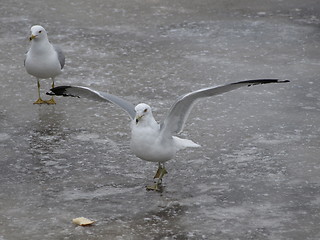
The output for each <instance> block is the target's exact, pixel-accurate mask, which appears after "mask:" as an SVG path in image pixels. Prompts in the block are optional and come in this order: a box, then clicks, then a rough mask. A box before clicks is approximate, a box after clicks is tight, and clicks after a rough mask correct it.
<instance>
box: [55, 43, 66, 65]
mask: <svg viewBox="0 0 320 240" xmlns="http://www.w3.org/2000/svg"><path fill="white" fill-rule="evenodd" d="M53 48H54V50H55V51H56V52H57V54H58V59H59V62H60V66H61V69H63V67H64V64H65V61H66V59H65V56H64V54H63V52H62V50H61V48H60V47H59V46H56V45H53Z"/></svg>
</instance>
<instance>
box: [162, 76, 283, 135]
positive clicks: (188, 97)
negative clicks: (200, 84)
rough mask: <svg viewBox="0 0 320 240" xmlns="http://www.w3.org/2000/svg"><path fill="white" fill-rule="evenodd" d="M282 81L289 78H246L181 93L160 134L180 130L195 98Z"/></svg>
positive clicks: (174, 132) (175, 132) (173, 132)
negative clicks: (281, 79) (280, 79)
mask: <svg viewBox="0 0 320 240" xmlns="http://www.w3.org/2000/svg"><path fill="white" fill-rule="evenodd" d="M284 82H289V80H284V81H279V80H278V79H257V80H247V81H241V82H235V83H230V84H226V85H223V86H217V87H209V88H203V89H200V90H197V91H194V92H190V93H187V94H185V95H182V96H180V97H179V98H178V99H177V100H176V102H175V103H174V104H173V105H172V107H171V109H170V111H169V114H168V115H167V117H166V118H165V120H164V122H163V123H162V124H161V131H162V134H170V135H172V134H178V133H180V132H182V131H183V127H184V124H185V122H186V120H187V118H188V116H189V113H190V111H191V109H192V106H193V105H194V103H195V102H196V101H197V100H199V99H201V98H205V97H211V96H214V95H219V94H222V93H225V92H229V91H232V90H234V89H237V88H240V87H244V86H252V85H258V84H267V83H284Z"/></svg>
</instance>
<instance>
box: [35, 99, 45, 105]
mask: <svg viewBox="0 0 320 240" xmlns="http://www.w3.org/2000/svg"><path fill="white" fill-rule="evenodd" d="M45 103H47V101H44V100H42V98H38V100H37V101H35V102H34V103H33V104H45Z"/></svg>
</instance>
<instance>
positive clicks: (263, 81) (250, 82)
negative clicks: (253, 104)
mask: <svg viewBox="0 0 320 240" xmlns="http://www.w3.org/2000/svg"><path fill="white" fill-rule="evenodd" d="M287 82H290V80H279V79H254V80H245V81H241V82H236V83H234V84H243V83H246V84H248V87H250V86H254V85H259V84H268V83H287Z"/></svg>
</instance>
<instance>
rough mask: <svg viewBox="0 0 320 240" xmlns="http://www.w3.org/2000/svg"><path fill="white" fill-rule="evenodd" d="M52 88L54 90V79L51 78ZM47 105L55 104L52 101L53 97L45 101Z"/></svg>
mask: <svg viewBox="0 0 320 240" xmlns="http://www.w3.org/2000/svg"><path fill="white" fill-rule="evenodd" d="M51 87H52V88H54V78H52V85H51ZM45 102H46V103H47V104H56V101H55V100H54V99H53V96H52V97H51V99H50V100H47V101H45Z"/></svg>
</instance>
